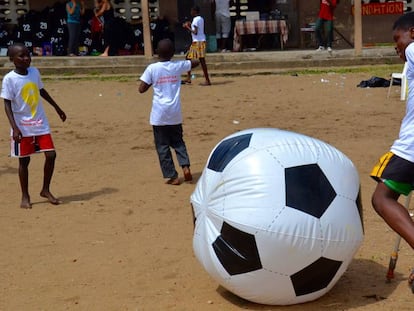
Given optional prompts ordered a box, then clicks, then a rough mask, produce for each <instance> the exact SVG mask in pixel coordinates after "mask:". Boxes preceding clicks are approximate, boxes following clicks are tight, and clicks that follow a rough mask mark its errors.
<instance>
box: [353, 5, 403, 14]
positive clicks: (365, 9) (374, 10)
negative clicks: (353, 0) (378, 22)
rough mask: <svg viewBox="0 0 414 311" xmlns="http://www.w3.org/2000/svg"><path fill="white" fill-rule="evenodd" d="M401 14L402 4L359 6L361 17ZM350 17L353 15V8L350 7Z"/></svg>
mask: <svg viewBox="0 0 414 311" xmlns="http://www.w3.org/2000/svg"><path fill="white" fill-rule="evenodd" d="M403 13H404V3H403V2H385V3H366V4H362V5H361V14H362V15H386V14H403ZM352 15H354V6H352Z"/></svg>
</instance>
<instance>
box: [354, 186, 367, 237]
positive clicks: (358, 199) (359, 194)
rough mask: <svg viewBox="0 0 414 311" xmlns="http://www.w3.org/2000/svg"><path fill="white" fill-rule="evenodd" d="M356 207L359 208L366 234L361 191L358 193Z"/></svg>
mask: <svg viewBox="0 0 414 311" xmlns="http://www.w3.org/2000/svg"><path fill="white" fill-rule="evenodd" d="M356 206H357V208H358V213H359V218H361V225H362V230H363V232H365V229H364V213H363V209H362V199H361V189H359V191H358V197H357V198H356Z"/></svg>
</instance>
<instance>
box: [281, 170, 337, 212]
mask: <svg viewBox="0 0 414 311" xmlns="http://www.w3.org/2000/svg"><path fill="white" fill-rule="evenodd" d="M285 184H286V206H289V207H291V208H294V209H297V210H300V211H302V212H304V213H307V214H309V215H312V216H314V217H317V218H320V217H321V216H322V215H323V213H324V212H325V211H326V210H327V209H328V207H329V205H330V204H331V202H332V201H333V200H334V199H335V197H336V193H335V190H334V189H333V187H332V185H331V183H330V182H329V180H328V178H326V176H325V174H324V173H323V171H322V170H321V168H320V167H319V165H318V164H308V165H301V166H295V167H289V168H286V169H285Z"/></svg>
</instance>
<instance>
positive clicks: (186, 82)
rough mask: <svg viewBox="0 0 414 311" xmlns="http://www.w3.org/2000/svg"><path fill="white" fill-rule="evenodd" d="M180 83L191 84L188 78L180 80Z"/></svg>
mask: <svg viewBox="0 0 414 311" xmlns="http://www.w3.org/2000/svg"><path fill="white" fill-rule="evenodd" d="M181 84H191V81H189V80H181Z"/></svg>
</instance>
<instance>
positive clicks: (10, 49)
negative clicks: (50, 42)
mask: <svg viewBox="0 0 414 311" xmlns="http://www.w3.org/2000/svg"><path fill="white" fill-rule="evenodd" d="M16 48H25V49H26V48H27V47H26V46H25V45H24V44H23V43H21V42H15V43H13V44H11V45H9V47H8V48H7V56H8V57H9V58H12V57H13V56H14V53H15V52H16Z"/></svg>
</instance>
